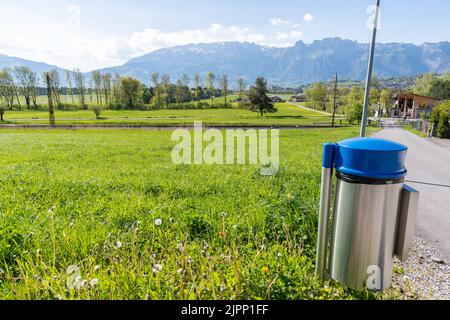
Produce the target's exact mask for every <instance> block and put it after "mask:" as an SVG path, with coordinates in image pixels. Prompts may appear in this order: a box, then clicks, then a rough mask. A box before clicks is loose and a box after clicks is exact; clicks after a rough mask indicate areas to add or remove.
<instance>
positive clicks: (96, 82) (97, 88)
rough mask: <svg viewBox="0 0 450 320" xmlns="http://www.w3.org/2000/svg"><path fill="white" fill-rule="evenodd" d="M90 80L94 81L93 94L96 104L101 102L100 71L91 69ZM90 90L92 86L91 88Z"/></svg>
mask: <svg viewBox="0 0 450 320" xmlns="http://www.w3.org/2000/svg"><path fill="white" fill-rule="evenodd" d="M92 81H93V82H94V89H95V95H96V97H97V104H102V96H101V91H102V74H101V73H100V71H98V70H95V71H92ZM91 90H92V88H91Z"/></svg>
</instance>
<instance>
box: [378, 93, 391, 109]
mask: <svg viewBox="0 0 450 320" xmlns="http://www.w3.org/2000/svg"><path fill="white" fill-rule="evenodd" d="M380 104H381V106H382V108H383V109H384V110H386V113H387V114H390V113H391V109H392V91H391V90H390V89H383V90H381V92H380Z"/></svg>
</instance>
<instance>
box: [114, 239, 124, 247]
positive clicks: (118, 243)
mask: <svg viewBox="0 0 450 320" xmlns="http://www.w3.org/2000/svg"><path fill="white" fill-rule="evenodd" d="M114 247H116V248H117V249H119V248H121V247H122V242H120V241H119V240H117V241H116V242H115V243H114Z"/></svg>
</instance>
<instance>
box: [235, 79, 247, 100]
mask: <svg viewBox="0 0 450 320" xmlns="http://www.w3.org/2000/svg"><path fill="white" fill-rule="evenodd" d="M237 83H238V92H239V100H240V101H241V102H242V100H243V99H244V94H245V89H246V87H247V84H246V83H245V80H244V78H242V77H241V78H239V79H238V81H237Z"/></svg>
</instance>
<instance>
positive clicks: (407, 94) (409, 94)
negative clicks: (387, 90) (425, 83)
mask: <svg viewBox="0 0 450 320" xmlns="http://www.w3.org/2000/svg"><path fill="white" fill-rule="evenodd" d="M395 97H396V98H405V97H407V98H416V97H418V98H426V99H431V100H436V101H439V100H440V99H438V98H436V97H429V96H423V95H421V94H415V93H413V92H400V93H397V94H396V95H395Z"/></svg>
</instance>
